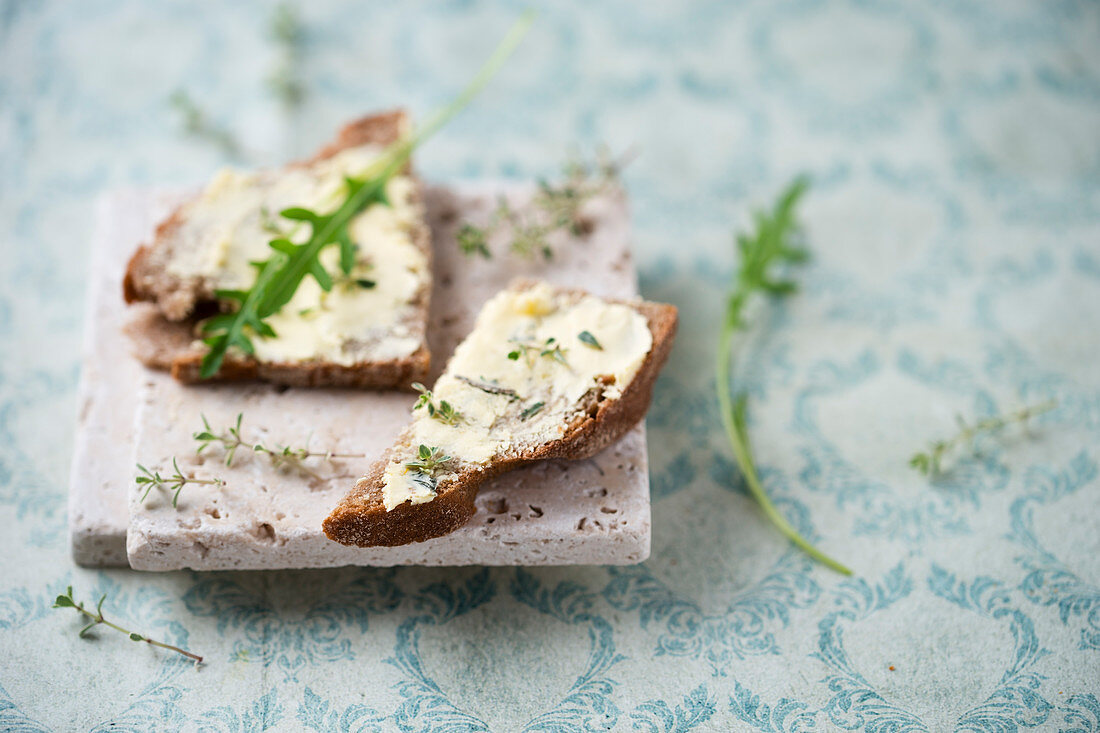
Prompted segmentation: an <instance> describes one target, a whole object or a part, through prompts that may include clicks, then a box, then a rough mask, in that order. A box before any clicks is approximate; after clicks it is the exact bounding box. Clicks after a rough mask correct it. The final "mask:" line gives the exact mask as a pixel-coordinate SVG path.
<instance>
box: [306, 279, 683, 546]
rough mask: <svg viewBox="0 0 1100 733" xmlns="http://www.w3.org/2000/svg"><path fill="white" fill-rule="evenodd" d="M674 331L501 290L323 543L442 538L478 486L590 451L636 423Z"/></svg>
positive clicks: (665, 313)
mask: <svg viewBox="0 0 1100 733" xmlns="http://www.w3.org/2000/svg"><path fill="white" fill-rule="evenodd" d="M676 322H677V314H676V308H675V307H674V306H671V305H665V304H662V303H648V302H644V301H613V300H604V299H602V298H598V297H596V296H594V295H590V294H588V293H585V292H582V291H577V290H563V289H556V288H553V287H551V286H550V285H547V284H545V283H538V282H530V281H523V282H519V283H516V284H514V285H513V286H512V287H510V288H509V289H508V290H505V291H503V292H501V293H499V294H498V295H496V296H495V297H494V298H492V299H491V300H490V301H489V302H488V303H486V304H485V306H484V308H483V309H482V311H481V314H480V315H479V316H478V318H477V322H476V324H475V326H474V329H473V331H472V332H471V333H470V335H469V336H467V338H466V339H465V341H463V342H462V343H461V344H460V345H459V346H458V348H457V349H456V350H455V353H454V356H452V357H451V360H450V361H449V362H448V364H447V369H446V371H445V372H444V374H443V375H442V376H441V377H440V378H439V380H438V381H437V382H436V384H435V386H434V388H433V389H432V390H431V391H428V390H426V389H423V388H421V389H422V394H421V397H420V399H419V401H418V402H417V404H416V406H415V407H414V409H413V419H412V422H411V423H410V424H409V425H408V427H407V428H406V429H405V430H404V431H403V432H402V433H401V435H400V436H399V437H398V439H397V442H396V443H395V444H394V446H393V447H392V448H390V449H389V450H388V451H387V452H386V454H385V455H383V457H382V458H381V460H380V461H379V462H378V463H376V464H375V465H374V466H373V467H372V469H371V471H370V472H369V473H368V474H367V475H366V476H364V477H363V478H362V479H360V480H359V481H358V483H356V485H355V487H354V488H353V489H352V490H351V492H350V493H349V494H348V495H347V496H346V497H345V498H344V499H343V501H341V503H340V504H339V506H337V507H336V509H335V511H333V512H332V514H331V515H330V516H329V517H328V519H326V520H325V522H324V531H325V534H326V535H327V536H328V537H329V538H330V539H333V540H335V541H337V542H340V543H342V544H345V545H358V546H360V547H373V546H395V545H404V544H408V543H410V542H420V541H423V540H427V539H431V538H433V537H439V536H441V535H444V534H447V533H448V532H451V531H453V530H454V529H456V528H458V527H460V526H462V525H463V524H465V523H466V521H467V520H468V519H469V518H470V517H471V516H472V515H473V513H474V511H475V506H474V498H475V497H476V495H477V491H478V487H479V486H480V485H481V484H482V483H483V482H484V481H485V480H486V479H488V478H490V477H492V476H494V475H496V474H499V473H502V472H504V471H508V470H511V469H513V468H518V467H519V466H521V465H523V464H525V463H529V462H531V461H537V460H542V459H547V458H572V459H583V458H588V457H591V456H592V455H594V454H596V453H597V452H599V451H600V450H602V449H603V448H605V447H606V446H608V445H610V444H611V443H614V442H615V441H617V440H618V439H619V438H620V437H622V435H623V434H624V433H625V432H626V431H627V430H629V429H630V428H631V427H632V426H633V425H634V424H635V423H637V422H638V421H639V420H641V419H642V417H643V416H644V415H645V412H646V410H647V409H648V406H649V401H650V396H651V394H652V391H653V383H654V381H655V380H656V378H657V374H658V372H659V371H660V369H661V367H662V366H663V365H664V362H665V360H666V358H667V357H668V353H669V351H670V349H671V347H672V341H673V338H674V336H675V332H676Z"/></svg>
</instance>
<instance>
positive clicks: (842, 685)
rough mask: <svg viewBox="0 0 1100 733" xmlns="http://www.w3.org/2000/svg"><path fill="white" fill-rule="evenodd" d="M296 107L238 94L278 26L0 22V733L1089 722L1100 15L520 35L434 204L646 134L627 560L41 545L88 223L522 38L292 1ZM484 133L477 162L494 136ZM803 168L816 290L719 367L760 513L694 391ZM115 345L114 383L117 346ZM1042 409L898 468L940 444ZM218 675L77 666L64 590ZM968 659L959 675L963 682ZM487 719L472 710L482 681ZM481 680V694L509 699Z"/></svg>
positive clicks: (694, 8)
mask: <svg viewBox="0 0 1100 733" xmlns="http://www.w3.org/2000/svg"><path fill="white" fill-rule="evenodd" d="M299 5H300V7H301V10H302V16H303V21H304V23H305V28H306V34H305V37H304V44H305V45H304V47H303V59H304V60H303V66H302V74H303V79H304V81H305V83H306V88H307V95H306V98H305V99H306V102H305V104H303V105H302V106H301V107H300V108H299V109H298V110H297V111H296V112H293V113H290V114H288V113H287V112H286V110H285V109H283V108H281V107H280V105H279V102H278V101H277V100H276V99H275V98H273V97H272V96H271V95H270V94H269V93H268V92H267V91H266V88H265V86H264V79H265V78H266V77H267V76H268V74H269V72H270V62H271V61H272V57H273V56H274V55H275V54H274V50H273V49H272V48H271V46H270V39H269V38H268V36H267V34H266V30H265V28H266V23H267V19H268V18H269V14H270V11H271V9H270V7H269V6H268V5H267V4H265V3H261V2H256V1H252V0H250V1H249V2H244V3H218V4H211V3H206V4H200V5H199V6H197V7H196V6H195V4H193V3H157V4H148V3H140V2H136V1H129V0H125V1H119V2H108V1H106V0H97V1H95V2H82V3H62V2H58V1H55V0H47V1H46V2H20V0H0V160H2V161H3V165H0V222H2V224H0V243H2V246H3V254H4V256H3V257H2V258H0V284H2V285H3V287H0V521H2V522H3V527H4V531H3V532H2V533H0V549H2V550H3V557H4V558H5V559H4V565H3V566H2V567H3V572H0V660H2V661H0V730H4V731H7V730H11V731H26V732H33V733H38V732H40V731H70V730H96V731H100V730H102V731H107V730H111V731H117V730H129V731H146V730H158V731H159V730H166V731H178V730H181V731H225V732H226V733H255V732H259V731H276V730H278V731H300V730H309V731H323V732H324V733H352V732H353V731H354V732H374V731H387V732H389V731H479V730H505V731H519V730H529V731H546V732H549V731H594V730H622V731H628V730H632V731H643V732H645V733H688V732H689V731H704V730H714V731H730V730H733V731H741V730H758V731H767V732H772V733H777V732H784V733H786V732H788V731H792V732H793V731H834V730H866V731H874V732H876V733H901V732H902V731H977V732H981V733H986V732H998V733H999V732H1002V731H1003V732H1005V733H1007V732H1009V731H1021V730H1043V731H1046V730H1050V731H1065V732H1066V733H1086V732H1087V733H1100V697H1098V695H1100V682H1098V680H1100V545H1098V544H1097V542H1098V539H1097V538H1098V536H1100V535H1098V533H1097V531H1096V521H1095V517H1096V515H1097V511H1100V509H1098V507H1100V468H1098V465H1100V464H1098V461H1100V455H1098V452H1097V438H1098V437H1100V371H1098V370H1097V369H1096V366H1095V365H1096V364H1097V363H1098V362H1100V341H1098V340H1097V338H1096V336H1095V334H1096V331H1097V324H1100V136H1098V135H1097V133H1096V131H1097V130H1098V129H1100V7H1098V6H1097V5H1096V4H1095V3H1093V2H1089V1H1088V0H1057V1H1056V2H1047V3H1026V2H999V1H997V2H994V1H993V0H959V1H958V2H949V3H918V2H901V3H897V2H886V1H885V0H783V1H782V2H771V1H770V0H747V1H746V2H738V3H714V2H708V1H707V0H687V1H685V2H677V3H648V2H647V3H622V2H611V3H600V4H597V3H584V2H580V1H579V0H569V1H567V2H562V3H553V4H547V5H546V6H545V7H542V8H541V13H540V18H539V20H538V22H537V24H536V28H535V31H534V32H533V34H532V36H531V37H530V38H529V39H528V41H527V42H526V43H525V45H524V47H523V48H522V49H521V51H520V53H519V55H517V56H516V58H515V63H514V67H513V68H511V69H509V70H508V71H507V72H506V73H505V74H504V75H502V76H501V77H500V78H499V79H498V80H496V81H495V82H494V84H493V85H492V86H491V87H490V89H489V90H488V91H487V93H486V94H485V95H484V96H483V97H481V98H480V99H479V100H478V101H477V103H476V104H475V105H474V106H473V107H472V108H471V109H470V110H469V111H468V112H466V113H465V114H464V115H463V116H462V117H460V118H459V119H458V120H456V121H455V123H454V124H453V125H451V126H450V127H448V129H447V130H446V131H445V132H444V133H443V134H442V135H441V136H440V137H439V138H438V140H435V141H433V142H432V143H431V144H430V145H428V146H427V147H425V149H424V150H423V154H422V155H420V156H419V157H418V161H417V165H418V168H419V169H420V170H421V172H422V173H423V174H424V175H425V177H426V178H429V179H432V180H441V181H447V180H454V179H458V178H484V177H491V178H499V177H509V178H517V179H534V178H538V177H541V176H545V175H549V174H552V173H553V171H554V169H555V167H556V165H557V164H558V162H559V161H560V159H561V158H562V157H564V156H565V155H566V154H567V153H568V152H569V148H570V145H573V144H575V145H577V146H578V147H579V148H580V149H581V150H590V149H592V148H594V147H595V146H596V145H597V144H599V143H607V144H609V145H610V146H611V148H612V149H613V150H624V149H626V148H628V147H629V146H630V145H632V144H636V145H637V146H638V149H639V151H640V154H639V156H638V157H637V160H636V161H635V162H634V163H632V164H631V165H630V167H629V168H627V170H626V172H625V181H626V184H627V186H628V187H629V189H630V192H631V197H632V208H633V212H634V230H635V240H636V242H635V244H636V246H635V249H636V254H637V256H636V260H637V262H638V265H639V281H640V283H641V287H642V291H643V292H644V293H645V294H646V295H647V296H649V297H652V298H655V299H661V300H668V301H671V302H673V303H675V304H676V305H678V306H679V307H680V308H681V315H682V318H681V328H680V333H679V336H678V342H677V346H676V349H675V351H674V353H673V355H672V358H671V360H670V363H669V366H668V368H667V369H666V371H665V372H664V374H662V376H661V379H660V381H659V383H658V386H657V390H656V394H655V397H654V402H653V408H652V410H651V412H650V415H649V435H650V461H651V465H650V470H651V486H652V496H653V501H654V504H653V533H654V536H653V548H654V555H653V557H652V558H651V559H650V560H649V561H647V562H646V563H643V564H641V565H638V566H634V567H608V568H532V569H515V568H493V569H488V568H453V569H424V568H404V569H341V570H326V571H319V572H278V573H226V574H196V573H169V574H138V573H130V572H122V571H110V572H99V571H91V570H84V569H80V568H76V567H74V566H73V565H72V563H71V561H70V560H69V558H68V553H67V550H66V548H65V546H64V545H65V542H64V537H65V516H64V510H63V507H64V501H65V490H64V487H65V485H66V482H67V475H68V471H69V466H68V462H69V460H70V457H71V445H72V443H71V437H70V435H69V434H68V432H67V429H66V428H65V426H67V425H70V424H71V422H72V415H73V414H75V412H76V410H77V409H78V408H79V406H78V405H76V404H75V391H76V384H77V380H78V375H79V351H80V340H81V330H82V329H81V318H82V311H81V306H80V303H81V299H80V297H79V294H80V292H81V291H82V289H83V287H84V277H85V276H84V273H85V260H86V243H87V239H88V232H89V230H90V228H91V226H92V223H93V215H94V211H93V205H94V201H95V198H96V197H97V196H98V195H99V194H100V193H101V192H103V191H105V190H107V189H110V188H113V187H118V186H179V185H194V184H195V183H196V182H198V181H201V180H203V179H204V178H205V177H207V176H208V175H209V174H210V172H211V171H212V170H214V169H215V168H216V167H217V166H219V165H222V164H225V163H227V162H231V161H228V160H227V159H225V158H224V157H223V156H222V154H221V153H220V152H219V151H218V150H217V149H216V148H215V147H213V146H209V145H207V144H205V143H204V142H203V141H202V140H200V139H196V138H190V137H185V136H183V135H181V134H180V130H179V127H178V125H179V120H178V119H176V118H175V117H174V116H173V111H172V109H171V107H170V105H169V104H168V103H167V98H168V95H169V94H170V93H171V91H172V90H174V89H177V88H181V89H186V90H187V91H188V92H189V93H191V94H192V96H193V97H195V98H196V99H197V100H198V101H199V102H200V103H201V104H202V105H204V107H206V108H207V109H208V112H209V115H210V118H209V119H210V121H211V122H212V123H214V124H217V125H222V126H225V127H226V128H227V129H229V131H230V132H231V133H233V134H234V135H236V136H237V137H238V138H239V139H241V141H242V142H243V143H244V144H243V146H242V149H243V152H242V155H241V161H240V162H244V163H247V164H256V163H273V162H279V161H282V160H285V159H287V158H290V157H297V156H301V155H303V154H305V153H307V151H309V150H310V149H312V148H313V147H314V146H315V144H316V143H317V141H318V140H321V139H323V138H325V137H327V136H328V134H329V132H330V131H331V129H332V128H333V127H334V126H335V125H336V124H337V123H338V122H339V121H340V120H343V119H347V118H350V117H351V116H353V115H355V114H358V113H361V112H363V111H364V110H367V109H371V108H379V107H384V106H388V105H393V104H407V105H409V106H410V107H411V108H412V109H413V110H414V112H416V113H419V114H423V113H424V112H425V111H426V110H428V109H430V107H431V105H432V104H434V103H436V102H437V101H439V100H440V99H443V98H445V97H446V95H447V94H448V93H450V92H451V91H452V90H453V89H454V88H456V87H457V86H458V85H459V84H461V83H462V82H463V81H465V77H466V74H467V73H468V70H469V69H472V68H473V66H474V65H475V64H476V62H477V61H478V60H479V59H480V54H481V53H482V52H483V46H484V45H485V43H486V42H487V39H490V38H492V37H495V35H496V34H497V33H499V32H501V31H502V30H503V29H504V28H505V27H506V26H507V24H508V23H509V22H510V21H511V19H512V18H513V17H514V16H515V15H516V14H517V13H518V12H519V10H518V6H515V5H514V4H513V3H508V2H497V1H496V0H453V1H448V2H443V3H436V4H433V5H432V6H431V7H430V8H427V7H424V8H413V7H411V6H408V5H407V4H400V3H389V4H385V3H377V2H368V3H341V2H338V1H336V0H322V1H320V2H310V3H299ZM486 141H492V144H491V145H488V144H486ZM802 171H806V172H808V173H810V174H811V175H812V177H813V181H814V185H813V188H812V190H811V193H810V195H809V196H808V197H807V199H806V202H805V208H804V220H805V225H806V233H807V235H808V240H809V245H810V248H811V250H812V252H813V255H814V257H813V259H812V261H811V262H810V263H808V264H807V265H806V266H805V267H803V268H801V270H800V271H799V272H797V273H796V275H795V277H796V279H797V280H798V281H799V282H800V284H801V286H802V287H801V293H800V295H799V296H798V297H795V298H791V299H787V300H786V301H785V302H784V303H782V304H780V305H777V306H774V307H772V306H763V307H761V308H759V309H758V310H756V311H755V312H754V313H753V314H752V315H753V319H752V323H753V324H755V325H754V326H753V327H751V328H750V329H749V330H748V331H747V332H745V333H744V334H743V335H742V337H741V339H740V341H739V343H738V345H737V347H736V348H737V350H738V351H737V353H736V354H735V364H736V370H735V372H736V380H737V386H738V388H739V389H741V390H743V391H745V392H746V393H747V394H748V395H749V421H750V432H751V434H752V437H753V441H754V447H755V452H756V458H757V461H758V464H759V468H760V473H761V475H762V477H763V480H764V483H765V484H766V485H767V486H768V488H769V490H770V491H771V492H772V493H773V495H774V497H775V499H776V501H777V504H778V505H779V506H780V508H781V510H782V511H783V512H784V513H785V514H787V515H788V516H789V517H790V518H791V519H792V521H793V522H794V523H795V524H796V525H797V526H798V527H799V528H800V529H801V530H802V531H803V533H804V534H806V535H807V536H810V537H812V538H813V539H814V541H815V542H817V543H819V544H820V545H821V546H822V547H824V548H826V549H827V550H828V551H829V553H830V554H832V555H834V556H836V557H838V558H839V559H841V560H843V561H845V562H846V563H848V564H849V565H851V566H852V567H853V568H854V569H855V571H856V572H855V575H854V576H853V577H851V578H841V577H839V576H836V575H834V574H832V573H829V572H828V571H826V570H823V569H822V568H820V567H817V566H815V565H814V564H812V563H811V562H810V561H808V560H807V559H806V558H804V557H803V556H802V555H800V554H798V553H797V552H796V551H795V550H794V549H793V548H792V547H789V546H788V545H787V544H786V543H784V542H783V541H782V539H781V538H779V537H778V536H777V535H776V534H775V533H774V532H773V531H772V530H771V529H770V528H769V527H768V526H767V525H766V523H765V522H764V520H763V519H762V517H761V516H760V514H759V513H758V512H757V510H756V509H755V507H754V505H753V503H752V502H751V499H750V498H749V497H748V496H747V494H746V492H745V490H744V487H743V485H742V483H741V480H740V477H739V476H738V473H737V471H736V468H735V466H734V465H733V463H732V461H731V460H730V458H729V455H728V451H727V446H726V445H725V443H724V440H723V436H722V433H721V429H720V426H719V423H718V414H717V408H716V405H715V404H714V398H713V384H712V382H711V379H712V377H711V373H712V372H711V369H710V366H709V365H711V364H712V363H713V359H714V354H713V351H712V349H713V344H714V335H715V332H716V328H717V325H718V322H719V319H720V317H721V309H722V295H723V292H724V289H725V285H726V281H727V279H728V277H729V274H730V272H731V271H732V266H733V263H734V247H733V245H732V241H731V236H732V232H733V230H734V229H735V228H736V227H738V226H740V225H742V224H743V223H744V222H745V221H746V220H747V218H748V216H749V210H750V208H751V207H752V206H755V205H760V204H763V203H765V202H766V201H767V200H768V198H769V197H770V196H771V195H772V194H773V193H774V192H775V191H776V190H778V189H779V188H780V186H782V185H783V184H784V183H785V182H786V181H788V180H789V179H790V178H791V177H792V176H793V175H795V174H796V173H798V172H802ZM120 358H121V356H120ZM1046 400H1054V401H1055V403H1056V407H1055V409H1053V410H1052V411H1050V412H1048V413H1046V414H1044V415H1043V416H1041V417H1040V418H1039V419H1037V420H1035V421H1034V422H1033V423H1032V424H1031V425H1030V426H1029V429H1028V431H1027V432H1024V431H1017V432H1012V433H1010V434H1006V435H1005V436H1004V439H1003V440H993V441H987V442H981V443H980V444H979V445H977V446H976V447H977V448H978V451H977V452H975V453H970V452H967V451H963V452H961V453H960V454H959V455H957V456H954V457H953V459H952V461H951V463H950V469H949V470H948V471H947V472H945V473H944V474H943V475H941V476H938V477H936V478H935V479H934V480H931V481H928V480H925V479H923V478H922V477H920V476H918V475H917V474H915V473H914V472H913V471H911V470H910V469H909V468H908V466H907V465H906V463H907V461H908V457H909V455H911V453H912V452H913V451H916V450H919V449H920V448H922V447H923V446H924V445H925V444H926V443H927V442H928V441H929V440H932V439H935V438H938V437H943V436H942V433H943V431H944V430H950V429H951V427H952V419H953V416H954V415H955V414H956V413H957V414H960V415H962V416H964V417H967V418H980V417H982V416H987V415H992V414H994V413H997V412H1001V411H1004V410H1008V409H1012V408H1014V407H1017V406H1019V405H1023V404H1032V403H1037V402H1042V401H1046ZM69 584H72V585H73V586H74V587H75V592H76V594H77V595H78V596H79V597H81V598H85V599H87V598H91V599H96V598H98V597H99V595H101V594H103V593H106V594H107V601H106V603H105V609H104V610H105V612H108V613H109V616H111V617H114V618H117V619H119V620H120V621H125V622H126V623H127V624H128V625H130V626H132V627H134V628H135V629H139V630H141V631H142V632H144V633H148V634H149V635H151V636H156V637H158V638H163V639H165V640H167V641H169V642H171V643H176V644H181V645H185V646H187V647H188V648H191V649H193V650H195V651H197V652H198V653H201V654H203V655H204V656H205V658H206V663H205V664H204V665H203V666H202V667H201V668H198V669H195V668H194V667H193V665H191V664H190V663H189V662H187V661H185V660H183V659H181V658H176V657H174V656H172V655H169V654H166V653H161V652H160V651H158V650H155V649H152V648H149V647H148V646H147V645H144V644H135V643H134V642H131V641H128V640H127V639H126V638H125V637H124V636H121V635H117V634H114V632H111V631H109V630H104V629H96V630H95V632H94V638H91V639H78V638H77V637H76V630H77V629H78V628H79V625H78V619H76V618H75V614H73V613H72V612H71V611H54V610H51V608H50V606H51V603H52V601H53V598H54V597H55V596H56V594H57V593H59V592H61V591H62V590H63V589H64V588H65V587H66V586H67V585H69ZM960 659H961V660H962V661H963V662H965V665H961V664H959V663H958V662H959V660H960ZM502 691H503V692H502ZM504 693H507V695H504Z"/></svg>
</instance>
